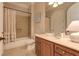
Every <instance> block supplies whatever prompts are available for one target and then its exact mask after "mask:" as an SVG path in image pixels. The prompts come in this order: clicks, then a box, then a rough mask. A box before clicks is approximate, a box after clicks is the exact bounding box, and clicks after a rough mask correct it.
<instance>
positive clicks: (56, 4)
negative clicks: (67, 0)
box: [48, 2, 63, 7]
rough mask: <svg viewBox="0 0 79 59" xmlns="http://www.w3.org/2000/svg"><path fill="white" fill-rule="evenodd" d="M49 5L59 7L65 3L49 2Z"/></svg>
mask: <svg viewBox="0 0 79 59" xmlns="http://www.w3.org/2000/svg"><path fill="white" fill-rule="evenodd" d="M48 4H49V5H52V6H53V7H58V5H61V4H63V2H49V3H48Z"/></svg>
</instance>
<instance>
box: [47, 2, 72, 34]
mask: <svg viewBox="0 0 79 59" xmlns="http://www.w3.org/2000/svg"><path fill="white" fill-rule="evenodd" d="M72 5H73V3H72V2H64V3H63V4H62V5H60V6H58V7H56V8H53V7H49V10H48V11H47V16H48V17H49V22H50V24H49V25H50V32H52V33H65V32H66V28H67V10H68V9H69V8H70V7H71V6H72Z"/></svg>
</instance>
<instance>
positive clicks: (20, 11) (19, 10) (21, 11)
mask: <svg viewBox="0 0 79 59" xmlns="http://www.w3.org/2000/svg"><path fill="white" fill-rule="evenodd" d="M4 8H8V9H13V10H16V11H20V12H24V13H28V14H31V13H30V12H25V11H22V10H17V9H14V8H9V7H4Z"/></svg>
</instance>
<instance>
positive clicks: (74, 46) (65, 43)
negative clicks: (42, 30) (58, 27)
mask: <svg viewBox="0 0 79 59" xmlns="http://www.w3.org/2000/svg"><path fill="white" fill-rule="evenodd" d="M35 36H38V37H41V38H44V39H45V40H48V41H51V42H54V43H57V44H60V45H63V46H66V47H68V48H71V49H74V50H77V51H79V43H75V42H72V41H71V39H69V38H60V39H58V38H56V37H54V36H53V35H46V34H36V35H35Z"/></svg>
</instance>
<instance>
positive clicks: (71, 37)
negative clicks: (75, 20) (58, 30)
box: [70, 32, 79, 43]
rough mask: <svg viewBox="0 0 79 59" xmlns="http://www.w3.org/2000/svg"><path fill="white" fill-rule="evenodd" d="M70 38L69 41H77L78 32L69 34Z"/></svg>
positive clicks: (78, 39) (78, 37)
mask: <svg viewBox="0 0 79 59" xmlns="http://www.w3.org/2000/svg"><path fill="white" fill-rule="evenodd" d="M70 39H71V41H73V42H77V43H79V32H78V33H72V34H71V35H70Z"/></svg>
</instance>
